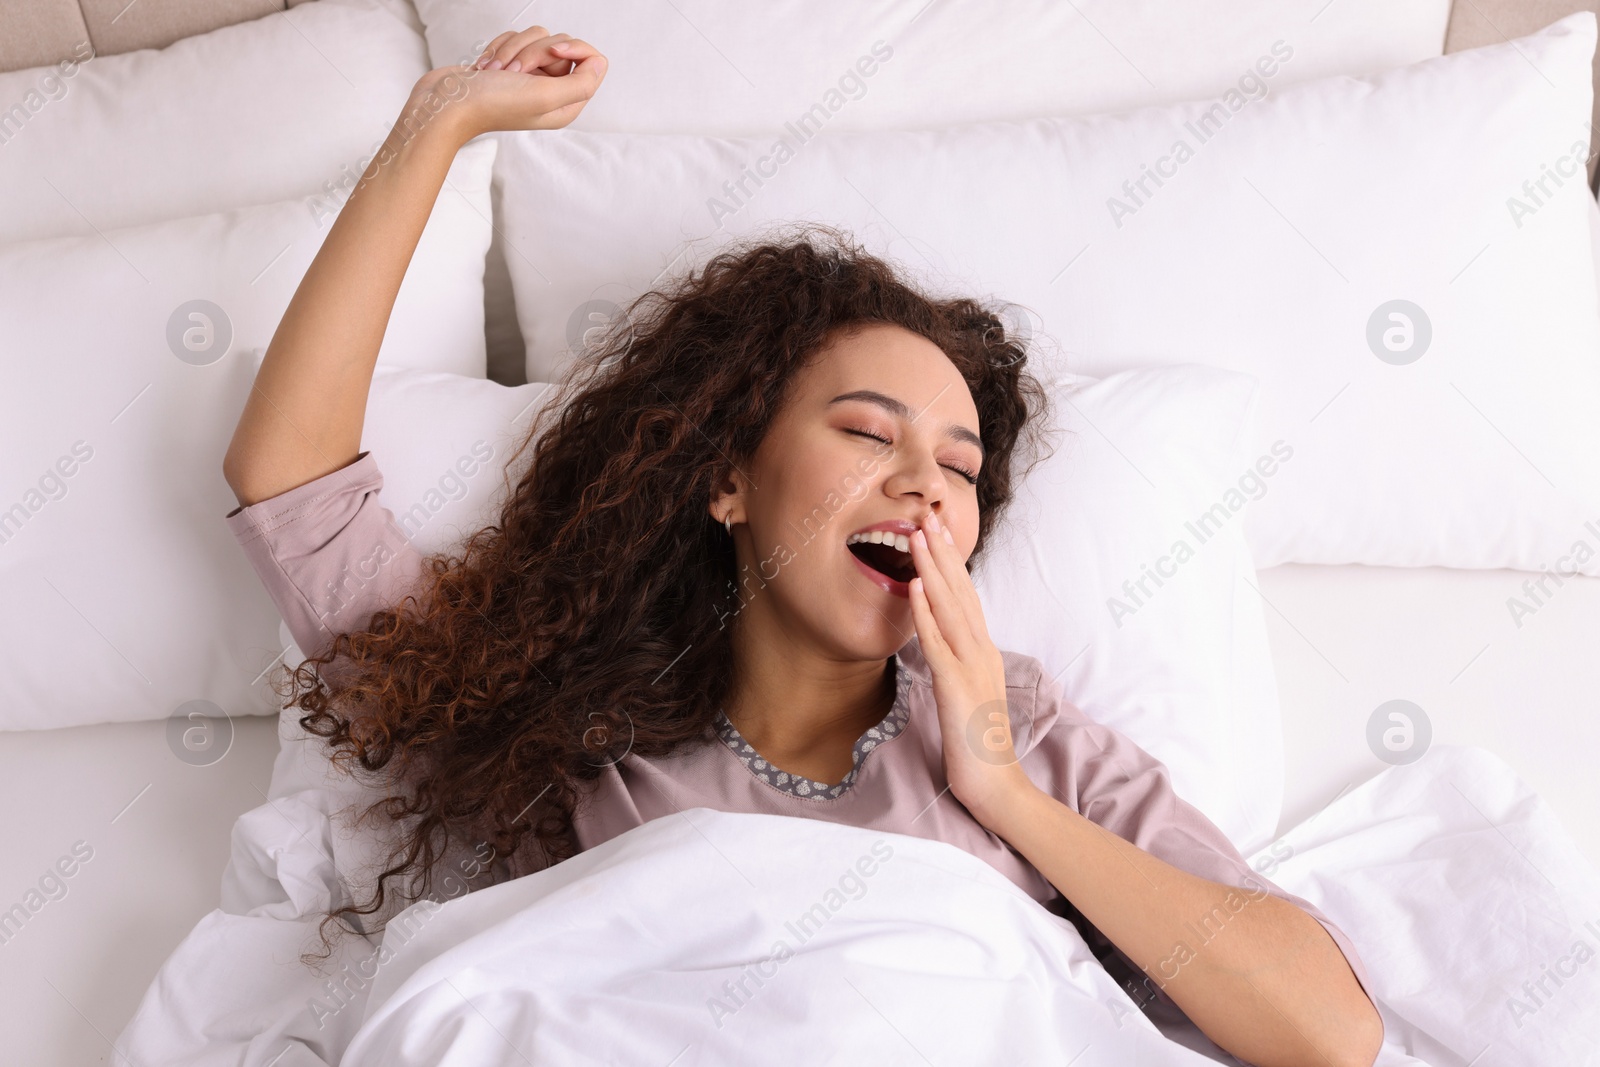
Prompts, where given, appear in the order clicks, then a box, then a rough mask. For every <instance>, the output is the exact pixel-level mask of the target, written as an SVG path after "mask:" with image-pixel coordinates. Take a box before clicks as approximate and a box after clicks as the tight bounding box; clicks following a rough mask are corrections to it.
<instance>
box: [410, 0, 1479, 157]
mask: <svg viewBox="0 0 1600 1067" xmlns="http://www.w3.org/2000/svg"><path fill="white" fill-rule="evenodd" d="M417 13H418V15H420V16H421V19H422V22H423V23H424V25H425V26H426V27H427V37H428V48H429V50H430V52H431V53H432V55H433V64H434V66H442V65H444V64H447V63H458V62H461V61H462V60H463V59H466V58H471V57H475V56H476V55H477V54H478V53H479V51H481V46H482V44H483V43H485V42H487V41H489V40H491V39H493V38H494V37H495V36H497V35H499V34H500V33H502V32H504V31H505V30H508V29H516V30H521V29H526V28H527V27H528V26H530V25H533V24H535V23H537V24H538V25H541V26H544V27H545V28H546V29H548V30H550V31H552V32H557V33H570V34H572V35H573V36H574V37H581V38H583V39H584V40H586V41H588V42H589V43H590V44H592V45H594V46H595V47H596V48H598V49H599V50H600V51H601V52H603V53H604V54H605V55H606V57H607V59H609V60H610V61H611V65H610V68H609V69H608V70H607V72H606V81H605V84H604V85H603V86H602V87H601V89H600V91H599V92H598V93H596V94H595V97H594V99H593V100H591V101H590V102H589V103H588V104H586V105H585V106H584V109H583V112H582V113H581V114H580V115H579V116H578V117H577V118H576V119H574V120H573V122H572V126H571V128H572V129H578V130H590V131H596V132H598V131H609V132H618V131H625V132H647V131H648V132H652V133H697V134H718V135H724V136H742V135H747V134H757V133H760V134H767V133H768V132H769V131H770V133H771V134H773V135H777V134H778V133H779V132H781V130H782V129H783V127H784V123H786V122H791V121H792V122H794V123H795V124H796V125H806V124H810V125H809V128H810V129H812V130H815V129H817V128H826V129H828V130H830V131H836V130H873V129H896V128H899V129H905V128H924V127H929V126H942V125H947V124H952V123H962V122H977V121H980V120H991V119H1014V118H1033V117H1035V116H1039V115H1068V114H1071V115H1082V114H1092V113H1096V112H1102V111H1116V110H1122V109H1125V108H1131V107H1137V106H1140V105H1143V104H1152V103H1166V102H1169V101H1173V100H1183V99H1189V98H1193V97H1197V96H1203V95H1207V94H1216V93H1221V92H1222V91H1223V90H1225V89H1227V88H1229V87H1231V86H1238V88H1239V90H1240V91H1241V92H1246V93H1249V92H1253V91H1254V90H1252V89H1251V88H1249V86H1250V85H1253V84H1255V83H1258V82H1259V83H1262V84H1266V85H1271V86H1273V87H1277V86H1279V85H1286V84H1289V83H1291V82H1295V81H1303V80H1306V79H1310V78H1318V77H1323V76H1325V75H1328V74H1356V73H1366V72H1369V71H1376V70H1383V69H1386V68H1388V67H1396V66H1402V65H1404V64H1406V63H1414V62H1416V61H1417V60H1420V59H1425V58H1427V57H1429V56H1437V55H1439V54H1440V53H1441V52H1442V51H1443V50H1444V36H1445V26H1446V23H1447V22H1448V21H1449V16H1450V3H1449V0H1341V2H1340V3H1339V4H1337V5H1332V6H1330V5H1328V3H1327V0H1298V2H1294V3H1283V2H1281V0H1233V2H1232V3H1230V4H1228V5H1227V8H1226V13H1225V15H1219V12H1218V9H1217V6H1216V5H1214V4H1211V5H1208V4H1194V3H1187V2H1185V0H1104V2H1077V3H1069V4H1063V3H1059V2H1056V0H1014V2H1011V3H1005V4H996V3H991V2H989V0H940V2H939V3H936V4H930V3H928V0H872V2H866V3H863V2H860V0H833V2H831V3H817V2H816V0H810V2H806V0H769V2H767V3H762V4H723V3H717V2H715V0H698V2H696V0H627V2H622V0H617V2H612V3H607V4H596V3H592V2H590V0H542V2H541V3H540V4H539V5H538V7H536V8H529V7H528V6H527V5H526V4H525V2H524V0H465V2H463V0H417ZM1375 26H1381V27H1382V29H1383V32H1381V33H1375V32H1373V27H1375ZM1274 57H1277V58H1276V59H1275V58H1274ZM1277 60H1282V62H1281V63H1280V62H1278V61H1277ZM996 63H998V64H999V65H998V66H992V65H993V64H996ZM1258 64H1262V65H1261V66H1258ZM963 69H965V70H968V71H971V72H977V71H980V70H984V69H993V70H996V71H1003V72H1004V73H1003V75H997V76H993V77H990V76H984V75H981V74H976V73H973V74H972V75H970V76H962V75H957V76H952V71H958V70H963ZM1064 72H1069V73H1064Z"/></svg>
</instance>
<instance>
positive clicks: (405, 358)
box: [0, 141, 495, 729]
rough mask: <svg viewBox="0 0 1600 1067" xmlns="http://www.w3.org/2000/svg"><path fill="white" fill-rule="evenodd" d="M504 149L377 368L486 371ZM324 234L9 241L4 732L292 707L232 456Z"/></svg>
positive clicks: (439, 206)
mask: <svg viewBox="0 0 1600 1067" xmlns="http://www.w3.org/2000/svg"><path fill="white" fill-rule="evenodd" d="M494 152H495V145H494V144H493V142H489V141H485V142H481V143H478V144H471V145H467V146H466V147H465V148H463V149H462V151H461V152H460V153H459V154H458V155H457V157H456V159H455V161H454V162H453V164H452V166H451V169H450V172H449V180H450V184H449V185H448V186H446V188H445V189H444V190H443V191H442V192H441V194H440V196H439V199H438V201H437V203H436V204H435V206H434V210H433V213H432V215H431V216H430V218H429V220H428V224H427V227H426V229H425V230H424V232H423V235H422V239H421V241H420V242H419V243H418V246H417V250H416V254H415V255H414V256H413V258H412V262H411V265H410V269H409V270H408V271H407V273H406V277H405V280H404V282H403V283H402V285H401V287H400V292H399V295H398V297H397V299H396V301H395V306H394V311H393V314H392V316H391V318H390V322H389V328H388V331H387V332H386V333H385V335H384V339H383V345H382V348H381V349H380V355H379V361H380V363H381V364H383V365H386V366H405V365H410V366H417V367H426V368H429V369H434V368H440V367H445V368H451V369H454V370H456V371H458V372H460V373H462V374H471V375H477V376H480V377H481V376H482V374H483V358H484V357H483V319H482V308H483V283H482V276H483V257H484V251H485V249H486V248H487V247H488V242H489V222H488V218H489V208H488V200H489V173H490V169H491V167H492V164H493V159H494ZM326 233H327V226H326V220H325V221H324V224H323V225H320V226H319V224H318V223H317V222H316V221H315V220H314V219H313V218H312V214H311V212H309V211H308V210H307V205H306V202H305V201H304V200H299V199H297V200H289V201H285V202H282V203H278V204H270V205H264V206H261V207H253V208H241V209H238V210H235V211H229V212H226V213H223V214H218V215H205V216H200V217H197V218H190V219H181V220H178V221H175V222H166V223H159V224H154V225H149V226H141V227H134V228H130V229H123V230H108V231H105V232H104V233H103V234H100V235H95V236H90V237H61V238H53V239H50V240H44V241H34V242H24V243H21V244H16V245H12V246H10V247H7V248H0V336H4V337H5V338H6V341H7V343H8V345H9V346H10V348H9V351H10V352H11V353H12V358H10V359H8V360H6V361H5V363H4V365H3V366H0V603H3V604H4V605H5V612H4V631H3V634H0V729H36V728H42V727H54V726H75V725H81V724H85V723H95V722H114V721H129V720H136V719H159V718H163V717H165V716H167V715H169V714H171V713H172V712H173V711H175V710H176V709H177V708H178V707H179V706H180V705H182V704H184V703H185V702H187V701H190V700H208V701H211V702H213V703H214V704H216V705H217V706H218V707H219V708H221V709H222V710H223V711H225V712H226V713H228V714H241V713H244V714H248V713H252V712H255V713H261V712H271V711H275V710H276V708H277V704H276V701H275V699H274V698H273V696H272V694H271V692H270V690H269V688H268V687H267V686H266V685H265V684H264V682H262V681H261V679H260V678H259V676H260V675H261V672H262V670H263V668H265V667H266V666H267V665H268V663H269V662H271V660H272V659H273V658H274V657H275V656H276V655H277V654H278V652H279V650H280V649H281V648H282V646H281V645H279V644H277V643H276V642H275V640H274V637H275V634H276V631H277V616H276V612H275V611H274V610H273V607H272V603H271V601H270V599H268V598H267V596H266V594H265V592H264V591H263V590H262V589H261V588H260V583H259V582H258V581H257V579H256V576H255V574H254V572H253V571H252V570H251V569H250V566H249V564H248V562H247V561H246V560H245V559H244V558H243V557H242V556H241V555H240V554H239V550H238V545H236V544H235V543H234V542H233V538H232V537H231V536H230V535H229V533H228V531H227V529H226V528H225V527H224V525H223V523H222V521H221V517H222V516H223V515H225V514H226V513H227V512H228V511H229V510H231V509H232V508H233V507H234V506H235V504H236V503H237V501H235V500H234V497H233V493H232V492H231V491H230V490H229V489H228V486H227V484H226V482H225V481H224V479H223V477H222V456H223V453H224V452H225V451H226V450H227V446H228V441H229V440H230V439H231V437H232V435H233V429H234V426H235V425H236V424H237V422H238V419H239V413H240V411H242V410H243V407H244V401H245V397H246V396H247V395H248V393H249V389H250V385H251V382H252V381H253V380H254V367H253V366H252V365H251V362H250V360H249V359H248V358H247V356H246V355H245V354H244V353H246V352H248V351H249V350H250V349H252V348H255V349H261V350H265V348H266V346H267V344H268V342H270V340H271V339H272V335H273V333H274V332H275V331H276V329H277V325H278V321H279V319H280V318H281V317H282V315H283V311H284V308H285V307H287V306H288V303H289V299H290V297H291V296H293V294H294V291H295V289H296V288H297V287H298V285H299V283H300V279H301V276H302V275H303V274H304V273H305V270H306V267H307V266H308V265H309V264H310V261H311V259H312V258H313V256H314V255H315V254H316V250H317V248H318V247H319V246H320V244H321V241H322V238H323V236H324V235H325V234H326Z"/></svg>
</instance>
